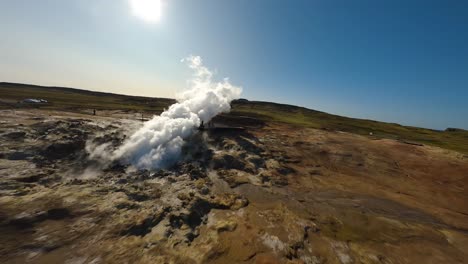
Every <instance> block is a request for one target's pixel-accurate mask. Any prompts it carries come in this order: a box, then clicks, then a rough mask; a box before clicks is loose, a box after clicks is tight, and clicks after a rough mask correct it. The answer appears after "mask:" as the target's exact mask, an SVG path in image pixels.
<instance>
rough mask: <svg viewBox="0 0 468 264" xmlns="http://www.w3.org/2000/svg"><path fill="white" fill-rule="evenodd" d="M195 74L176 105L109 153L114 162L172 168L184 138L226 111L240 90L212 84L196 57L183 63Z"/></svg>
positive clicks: (226, 82) (208, 72)
mask: <svg viewBox="0 0 468 264" xmlns="http://www.w3.org/2000/svg"><path fill="white" fill-rule="evenodd" d="M182 61H183V62H186V63H187V64H188V66H189V67H190V68H191V69H192V70H193V71H194V75H193V79H192V80H191V81H190V89H189V90H187V91H185V92H183V93H181V94H179V95H178V96H177V101H178V102H177V103H175V104H173V105H171V106H170V107H169V109H168V110H167V111H165V112H163V113H162V114H161V115H160V116H154V117H153V119H151V120H149V121H148V122H146V123H145V124H144V125H143V127H141V128H140V129H139V130H138V131H136V132H135V133H134V134H133V135H132V136H130V137H129V138H128V140H126V141H125V142H124V144H123V145H122V146H120V147H119V148H118V149H116V150H115V151H114V152H113V153H112V159H113V160H122V161H124V162H128V163H130V164H132V165H134V166H135V167H137V168H139V169H156V168H164V167H167V166H170V165H173V164H174V163H175V162H176V161H177V160H178V159H179V157H180V154H181V149H182V146H183V145H184V139H186V138H187V137H189V136H190V135H192V133H194V131H195V130H196V128H197V127H198V126H199V125H200V123H201V121H204V122H208V121H209V120H210V119H212V118H213V117H215V116H216V115H217V114H219V113H222V112H228V111H229V110H230V108H231V106H230V102H231V101H232V100H234V99H238V98H239V97H240V94H241V92H242V88H241V87H236V86H233V85H232V84H230V83H229V81H228V79H224V80H223V81H222V82H214V81H213V79H212V77H213V74H212V72H211V71H210V70H209V69H208V68H206V67H205V66H203V63H202V59H201V58H200V57H199V56H190V57H188V58H186V59H184V60H182Z"/></svg>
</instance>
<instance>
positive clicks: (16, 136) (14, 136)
mask: <svg viewBox="0 0 468 264" xmlns="http://www.w3.org/2000/svg"><path fill="white" fill-rule="evenodd" d="M25 136H26V132H23V131H15V132H10V133H7V134H4V135H3V137H5V138H7V139H11V140H20V139H24V137H25Z"/></svg>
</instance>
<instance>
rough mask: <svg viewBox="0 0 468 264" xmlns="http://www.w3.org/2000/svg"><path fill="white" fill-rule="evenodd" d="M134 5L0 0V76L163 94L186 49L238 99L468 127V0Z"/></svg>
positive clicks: (119, 0) (181, 81) (112, 0)
mask: <svg viewBox="0 0 468 264" xmlns="http://www.w3.org/2000/svg"><path fill="white" fill-rule="evenodd" d="M146 1H148V0H146ZM149 1H151V0H149ZM145 10H148V8H146V9H145V8H143V10H140V13H138V14H140V15H137V12H136V11H138V10H136V9H134V8H133V9H132V7H131V5H130V0H66V1H64V0H40V1H35V0H14V1H13V0H11V1H8V0H5V1H0V34H1V38H0V81H8V82H23V83H33V84H39V85H55V86H69V87H76V88H83V89H90V90H98V91H109V92H115V93H125V94H132V95H146V96H159V97H174V94H175V93H176V92H177V91H180V90H181V89H183V88H184V87H185V86H186V79H187V78H188V77H189V72H188V71H187V69H186V67H185V66H184V65H183V64H182V63H181V62H180V60H181V59H182V58H184V57H187V56H188V55H190V54H193V55H200V56H201V57H203V59H204V62H205V64H206V65H207V66H208V67H209V68H212V69H215V70H216V72H217V74H218V75H217V76H218V77H219V78H223V77H229V78H230V80H231V82H232V83H233V84H235V85H240V86H242V87H243V88H244V93H243V97H244V98H248V99H252V100H263V101H275V102H281V103H289V104H294V105H301V106H305V107H308V108H312V109H316V110H321V111H326V112H330V113H335V114H340V115H345V116H351V117H360V118H369V119H375V120H381V121H389V122H398V123H401V124H406V125H414V126H423V127H430V128H437V129H443V128H445V127H460V128H465V129H468V1H456V0H453V1H451V0H450V1H444V0H440V1H430V0H424V1H408V0H405V1H400V0H388V1H387V0H382V1H375V0H353V1H349V0H341V1H338V0H323V1H319V0H304V1H299V0H278V1H275V0H231V1H228V0H196V1H195V0H162V10H161V13H160V14H161V17H160V18H159V19H153V20H152V21H149V20H150V19H148V17H145V16H144V15H145V14H143V15H142V14H141V12H143V13H145Z"/></svg>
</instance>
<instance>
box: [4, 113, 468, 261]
mask: <svg viewBox="0 0 468 264" xmlns="http://www.w3.org/2000/svg"><path fill="white" fill-rule="evenodd" d="M0 116H1V119H0V120H1V121H0V262H1V263H25V262H30V263H344V264H347V263H468V191H467V188H468V158H467V157H466V156H464V155H462V154H459V153H457V152H453V151H448V150H444V149H440V148H435V147H428V146H419V145H414V144H407V142H406V143H405V142H399V141H395V140H388V139H378V138H372V137H363V136H358V135H354V134H349V133H344V132H340V131H324V130H315V129H307V128H301V127H295V126H291V125H287V124H280V123H263V122H260V121H259V120H254V119H251V118H243V117H237V118H233V117H230V118H227V117H218V118H217V119H216V120H215V124H216V128H214V129H209V130H206V131H201V132H198V133H197V134H195V135H194V136H193V137H192V138H190V139H189V141H188V143H187V144H186V146H185V148H184V150H183V152H184V153H183V158H182V160H180V162H179V163H178V164H176V165H175V166H174V167H172V168H169V169H166V170H158V171H138V170H134V169H131V168H129V167H128V166H125V165H122V164H119V163H118V162H115V163H112V164H105V165H103V164H102V162H100V160H98V159H96V157H91V156H90V155H89V152H90V149H91V148H95V147H96V146H99V145H102V144H108V145H111V146H115V147H116V146H119V145H120V144H121V143H122V142H123V141H124V140H125V138H126V137H127V136H128V135H129V134H130V133H131V132H132V131H133V130H135V129H136V128H138V126H140V125H141V122H139V121H134V118H132V115H131V114H126V113H120V112H117V111H115V112H108V113H105V114H102V115H101V116H99V117H95V116H89V115H81V114H71V113H65V112H59V111H55V112H51V111H43V110H24V111H16V112H14V111H10V110H5V111H1V112H0Z"/></svg>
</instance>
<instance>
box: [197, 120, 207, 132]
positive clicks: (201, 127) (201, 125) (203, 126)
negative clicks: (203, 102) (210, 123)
mask: <svg viewBox="0 0 468 264" xmlns="http://www.w3.org/2000/svg"><path fill="white" fill-rule="evenodd" d="M198 129H199V130H203V129H205V124H204V123H203V120H202V121H201V124H200V126H199V127H198Z"/></svg>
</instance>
